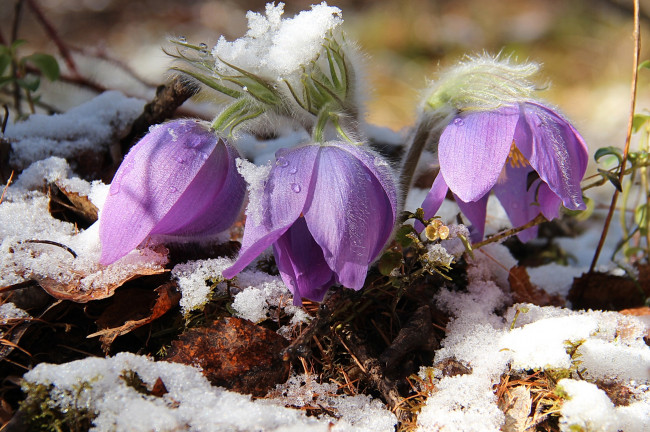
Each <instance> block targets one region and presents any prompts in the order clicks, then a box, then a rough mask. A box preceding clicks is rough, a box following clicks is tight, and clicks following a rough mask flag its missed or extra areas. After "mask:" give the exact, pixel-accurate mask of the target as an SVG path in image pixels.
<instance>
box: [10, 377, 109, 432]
mask: <svg viewBox="0 0 650 432" xmlns="http://www.w3.org/2000/svg"><path fill="white" fill-rule="evenodd" d="M91 387H92V385H91V382H89V381H82V382H81V383H80V384H78V385H77V386H75V387H74V389H73V390H72V391H69V390H61V389H57V399H60V398H61V397H63V398H65V399H69V400H71V401H72V404H69V405H68V404H66V405H63V406H62V404H61V402H57V400H55V399H53V398H52V392H53V391H54V389H55V388H54V386H53V385H49V386H47V385H44V384H34V383H30V382H27V381H25V382H23V385H22V389H23V392H25V394H26V395H27V397H26V398H25V400H24V401H23V402H21V404H20V410H21V411H22V412H23V414H24V418H25V423H26V425H27V427H28V430H29V431H47V432H62V431H72V432H76V431H87V430H88V429H89V428H90V426H91V425H92V422H93V420H94V419H95V417H97V413H96V412H94V411H92V410H91V409H90V408H89V407H87V406H80V405H79V404H78V402H79V396H80V395H81V394H82V393H83V392H85V391H87V390H88V389H90V388H91Z"/></svg>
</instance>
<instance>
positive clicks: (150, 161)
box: [99, 120, 246, 264]
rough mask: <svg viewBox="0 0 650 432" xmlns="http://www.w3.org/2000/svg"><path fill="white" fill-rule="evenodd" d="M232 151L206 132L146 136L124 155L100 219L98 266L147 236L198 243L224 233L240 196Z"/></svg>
mask: <svg viewBox="0 0 650 432" xmlns="http://www.w3.org/2000/svg"><path fill="white" fill-rule="evenodd" d="M237 157H239V153H238V152H237V150H236V149H235V148H234V147H232V146H231V145H230V144H229V143H228V142H227V141H225V140H223V139H221V138H220V137H219V136H217V135H216V134H215V133H214V132H213V131H211V129H210V126H209V124H207V125H206V124H205V123H203V122H200V121H196V120H175V121H172V122H169V123H164V124H161V125H158V126H156V127H154V128H152V129H151V130H150V131H149V133H148V134H147V135H146V136H145V137H144V138H142V139H141V140H140V141H139V142H138V143H137V144H136V145H135V146H134V147H133V148H132V149H131V151H130V152H129V153H128V154H127V155H126V157H125V158H124V161H123V162H122V164H121V165H120V167H119V169H118V170H117V172H116V173H115V177H114V178H113V181H112V182H111V186H110V192H109V195H108V197H107V199H106V203H105V204H104V207H103V209H102V211H101V213H100V218H99V237H100V240H101V247H102V253H101V259H100V262H101V263H102V264H110V263H112V262H115V261H117V260H118V259H120V258H121V257H123V256H124V255H126V254H127V253H129V252H130V251H131V250H133V249H134V248H136V247H137V246H138V245H139V244H140V243H142V242H143V241H144V240H145V239H146V238H147V237H149V236H151V235H171V236H176V237H180V238H193V239H197V238H206V237H209V236H212V235H215V234H217V233H219V232H222V231H224V230H226V229H227V228H228V227H230V225H232V223H233V222H234V221H235V218H236V217H237V215H238V214H239V211H240V209H241V205H242V203H243V200H244V194H245V191H246V187H245V182H244V179H243V178H242V177H241V175H240V174H239V173H238V172H237V169H236V166H235V159H236V158H237Z"/></svg>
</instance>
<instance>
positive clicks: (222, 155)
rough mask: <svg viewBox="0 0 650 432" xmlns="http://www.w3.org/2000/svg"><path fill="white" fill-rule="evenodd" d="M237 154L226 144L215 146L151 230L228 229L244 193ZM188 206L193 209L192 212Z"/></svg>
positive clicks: (200, 231) (192, 233) (196, 231)
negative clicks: (185, 187) (171, 205)
mask: <svg viewBox="0 0 650 432" xmlns="http://www.w3.org/2000/svg"><path fill="white" fill-rule="evenodd" d="M238 157H239V153H238V152H237V150H236V149H235V148H234V147H232V146H231V145H230V144H228V143H226V142H222V143H220V144H219V145H217V147H216V148H215V149H214V151H213V152H212V154H211V155H210V157H209V158H208V159H207V160H206V161H205V164H204V165H203V167H202V168H201V170H200V171H199V172H198V173H197V174H196V176H195V177H194V179H193V180H192V182H191V183H190V185H189V186H188V187H187V189H185V192H183V193H182V194H181V196H179V198H178V201H177V202H176V203H175V204H174V206H173V207H172V208H171V209H170V210H169V212H168V213H167V214H166V215H165V217H164V218H163V219H162V220H161V221H160V222H159V223H158V224H157V225H156V227H155V228H154V229H153V231H152V232H151V233H152V234H173V235H187V236H210V235H213V234H217V233H220V232H222V231H224V230H226V229H228V228H229V227H230V226H231V225H232V224H233V223H234V222H235V219H236V218H237V216H238V215H239V212H240V211H241V206H242V204H243V202H244V195H245V193H246V182H245V181H244V178H243V177H242V176H241V175H240V174H239V173H238V172H237V168H236V166H235V159H236V158H238ZM188 209H193V210H194V212H193V213H194V214H193V215H192V214H190V212H188ZM192 216H193V217H192Z"/></svg>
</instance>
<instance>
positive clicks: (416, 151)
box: [400, 116, 432, 203]
mask: <svg viewBox="0 0 650 432" xmlns="http://www.w3.org/2000/svg"><path fill="white" fill-rule="evenodd" d="M431 126H432V125H431V121H430V120H428V119H426V118H424V116H420V120H419V121H418V125H417V128H416V129H415V132H414V133H413V135H412V136H411V141H410V143H409V145H408V152H407V153H406V157H405V158H404V162H403V163H402V169H401V172H400V184H401V186H402V197H401V198H402V203H405V202H406V196H407V195H408V193H409V190H410V189H411V183H412V182H413V174H415V169H416V168H417V166H418V162H419V161H420V156H421V155H422V151H423V150H424V146H425V145H426V143H427V141H428V140H429V136H430V135H431V129H432V127H431Z"/></svg>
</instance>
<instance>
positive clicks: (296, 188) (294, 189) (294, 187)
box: [291, 183, 302, 193]
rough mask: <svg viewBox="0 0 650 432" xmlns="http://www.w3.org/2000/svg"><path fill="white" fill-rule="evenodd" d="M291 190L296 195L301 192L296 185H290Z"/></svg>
mask: <svg viewBox="0 0 650 432" xmlns="http://www.w3.org/2000/svg"><path fill="white" fill-rule="evenodd" d="M291 190H292V191H294V192H295V193H298V192H300V191H301V190H302V188H301V187H300V185H299V184H298V183H291Z"/></svg>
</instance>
